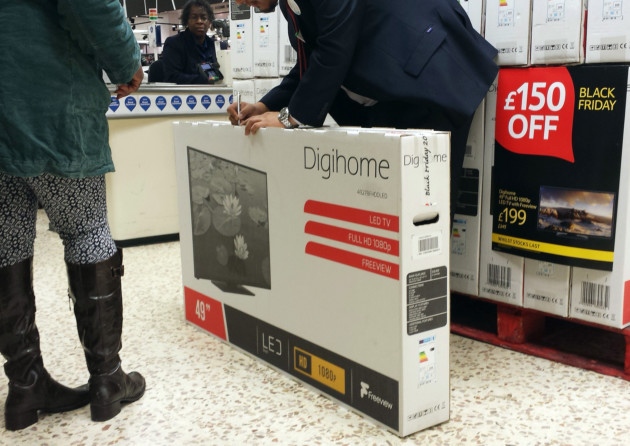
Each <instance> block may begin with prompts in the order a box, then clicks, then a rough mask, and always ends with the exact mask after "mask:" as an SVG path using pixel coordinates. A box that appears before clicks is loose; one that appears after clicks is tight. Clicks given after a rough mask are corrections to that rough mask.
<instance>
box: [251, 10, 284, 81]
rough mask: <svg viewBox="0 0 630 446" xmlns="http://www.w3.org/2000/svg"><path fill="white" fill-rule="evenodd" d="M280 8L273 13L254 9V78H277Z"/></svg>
mask: <svg viewBox="0 0 630 446" xmlns="http://www.w3.org/2000/svg"><path fill="white" fill-rule="evenodd" d="M279 18H281V19H282V20H284V17H282V14H281V13H280V8H276V10H275V11H274V12H260V10H259V9H258V8H254V16H253V22H254V25H253V29H254V77H278V76H279V71H278V69H279V63H278V62H279V61H278V42H279V41H278V39H279V36H280V34H279V33H280V31H279Z"/></svg>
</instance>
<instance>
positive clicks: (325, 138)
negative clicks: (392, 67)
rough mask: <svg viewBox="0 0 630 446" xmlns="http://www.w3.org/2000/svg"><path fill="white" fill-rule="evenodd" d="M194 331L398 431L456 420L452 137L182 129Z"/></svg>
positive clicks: (180, 157) (210, 125) (180, 168)
mask: <svg viewBox="0 0 630 446" xmlns="http://www.w3.org/2000/svg"><path fill="white" fill-rule="evenodd" d="M174 138H175V149H176V166H177V179H178V196H179V211H180V243H181V250H182V274H183V285H184V300H185V314H186V320H187V321H188V322H190V323H191V324H194V325H196V326H198V327H200V328H202V329H204V330H206V331H208V332H209V333H211V334H213V335H215V336H217V337H219V338H220V339H222V340H224V341H226V342H228V343H229V344H231V345H233V346H235V347H237V348H239V349H240V350H242V351H244V352H246V353H248V354H250V355H252V356H253V357H255V358H257V359H259V360H262V361H264V362H266V363H267V364H269V365H271V366H273V367H274V368H276V369H277V370H279V371H281V372H283V373H286V374H288V375H290V376H291V377H293V378H294V379H297V380H299V381H301V382H303V383H305V384H307V385H309V386H311V387H312V388H314V389H316V390H317V391H319V392H321V393H323V394H324V395H327V396H328V397H331V398H333V399H334V400H336V401H338V402H339V403H341V404H343V405H344V406H346V407H349V408H351V409H353V410H354V411H356V412H359V413H361V414H363V415H365V416H367V417H369V418H371V419H373V420H374V421H375V422H377V423H379V424H380V425H382V426H384V427H386V428H387V429H389V430H390V431H392V432H395V433H396V434H398V435H400V436H406V435H409V434H412V433H414V432H417V431H419V430H422V429H425V428H427V427H430V426H433V425H435V424H438V423H441V422H444V421H447V420H448V419H449V407H450V406H449V311H450V305H449V298H448V290H449V272H448V266H449V234H450V217H449V154H450V150H449V146H450V141H449V134H448V133H441V132H432V131H422V130H418V131H409V132H403V131H390V130H374V129H370V130H369V131H368V130H365V131H363V130H359V129H343V128H336V129H331V130H324V129H310V130H309V129H296V130H284V129H277V128H270V129H263V130H260V131H259V132H257V133H256V134H255V135H250V136H245V135H244V129H243V128H242V127H237V126H231V125H229V124H227V123H225V122H223V123H221V122H204V123H176V124H175V125H174Z"/></svg>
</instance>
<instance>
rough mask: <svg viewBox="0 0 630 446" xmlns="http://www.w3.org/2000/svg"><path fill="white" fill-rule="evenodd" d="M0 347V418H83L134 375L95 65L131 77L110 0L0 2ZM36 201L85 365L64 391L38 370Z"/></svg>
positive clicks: (127, 84) (121, 81)
mask: <svg viewBox="0 0 630 446" xmlns="http://www.w3.org/2000/svg"><path fill="white" fill-rule="evenodd" d="M0 29H2V34H1V37H0V351H1V352H2V355H3V356H4V358H5V359H6V363H5V365H4V369H5V373H6V375H7V377H8V378H9V390H8V394H7V400H6V404H5V424H6V428H7V429H9V430H17V429H23V428H25V427H27V426H29V425H31V424H33V423H35V422H37V419H38V411H44V412H64V411H67V410H72V409H76V408H79V407H81V406H84V405H86V404H88V403H89V404H90V408H91V416H92V419H93V420H95V421H104V420H107V419H110V418H112V417H114V416H115V415H116V414H118V412H119V411H120V406H121V403H127V402H132V401H136V400H138V399H139V398H140V397H141V396H142V395H143V393H144V389H145V382H144V378H143V377H142V376H141V375H140V374H139V373H137V372H131V373H129V374H127V373H125V372H123V370H122V368H121V366H120V362H121V361H120V357H119V356H118V352H119V351H120V348H121V343H120V338H121V333H122V295H121V288H120V277H121V276H122V274H123V266H122V252H121V251H120V250H119V249H117V247H116V245H115V244H114V241H113V240H112V237H111V234H110V231H109V225H108V222H107V210H106V199H105V177H104V174H105V173H106V172H112V171H113V170H114V166H113V163H112V158H111V152H110V147H109V143H108V141H109V135H108V124H107V119H106V116H105V113H106V112H107V107H108V106H109V103H110V101H111V96H110V93H109V90H108V89H107V87H106V85H105V84H104V82H103V76H102V70H105V71H106V72H107V75H108V76H109V79H111V81H112V82H113V83H116V84H117V85H118V88H117V90H116V95H117V96H118V97H119V98H120V97H123V96H126V95H128V94H130V93H133V92H134V91H136V90H137V89H138V87H139V86H140V83H141V82H142V78H143V72H142V69H141V67H140V50H139V48H138V44H137V42H136V39H135V37H134V36H133V32H132V30H131V28H130V26H129V24H128V23H127V20H126V18H125V14H124V11H123V9H122V7H121V4H120V1H119V0H28V1H12V2H8V1H3V2H0ZM38 204H40V205H41V206H42V207H43V208H44V210H45V211H46V213H47V214H48V217H49V219H50V222H51V225H52V227H53V228H54V229H55V231H56V232H57V233H59V235H60V237H61V239H62V241H63V244H64V257H65V262H66V265H67V271H68V281H69V294H70V297H71V298H72V300H73V302H74V313H75V316H76V322H77V329H78V333H79V337H80V339H81V343H82V345H83V348H84V351H85V357H86V362H87V366H88V370H89V373H90V379H89V390H88V386H82V387H79V388H76V389H70V388H68V387H65V386H63V385H61V384H59V383H57V382H56V381H55V380H54V379H53V378H52V377H51V376H50V375H49V374H48V372H47V371H46V369H45V368H44V364H43V360H42V357H41V352H40V347H39V334H38V331H37V327H36V325H35V296H34V294H33V286H32V265H33V247H34V240H35V220H36V216H37V209H38Z"/></svg>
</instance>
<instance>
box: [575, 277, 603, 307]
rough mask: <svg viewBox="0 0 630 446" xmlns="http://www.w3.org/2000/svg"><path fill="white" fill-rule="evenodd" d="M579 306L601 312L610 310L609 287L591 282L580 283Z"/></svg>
mask: <svg viewBox="0 0 630 446" xmlns="http://www.w3.org/2000/svg"><path fill="white" fill-rule="evenodd" d="M580 304H582V305H585V306H588V307H595V308H600V309H602V310H608V309H610V286H609V285H602V284H599V283H593V282H582V293H581V295H580Z"/></svg>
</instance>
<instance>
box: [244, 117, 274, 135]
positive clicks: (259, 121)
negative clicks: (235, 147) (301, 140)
mask: <svg viewBox="0 0 630 446" xmlns="http://www.w3.org/2000/svg"><path fill="white" fill-rule="evenodd" d="M278 113H279V112H277V111H270V112H266V113H263V114H262V115H258V116H252V117H251V118H249V119H248V120H247V121H245V134H246V135H249V134H252V135H254V134H255V133H256V132H257V131H258V129H262V128H265V127H280V128H284V126H283V125H282V123H281V122H280V121H278Z"/></svg>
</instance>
